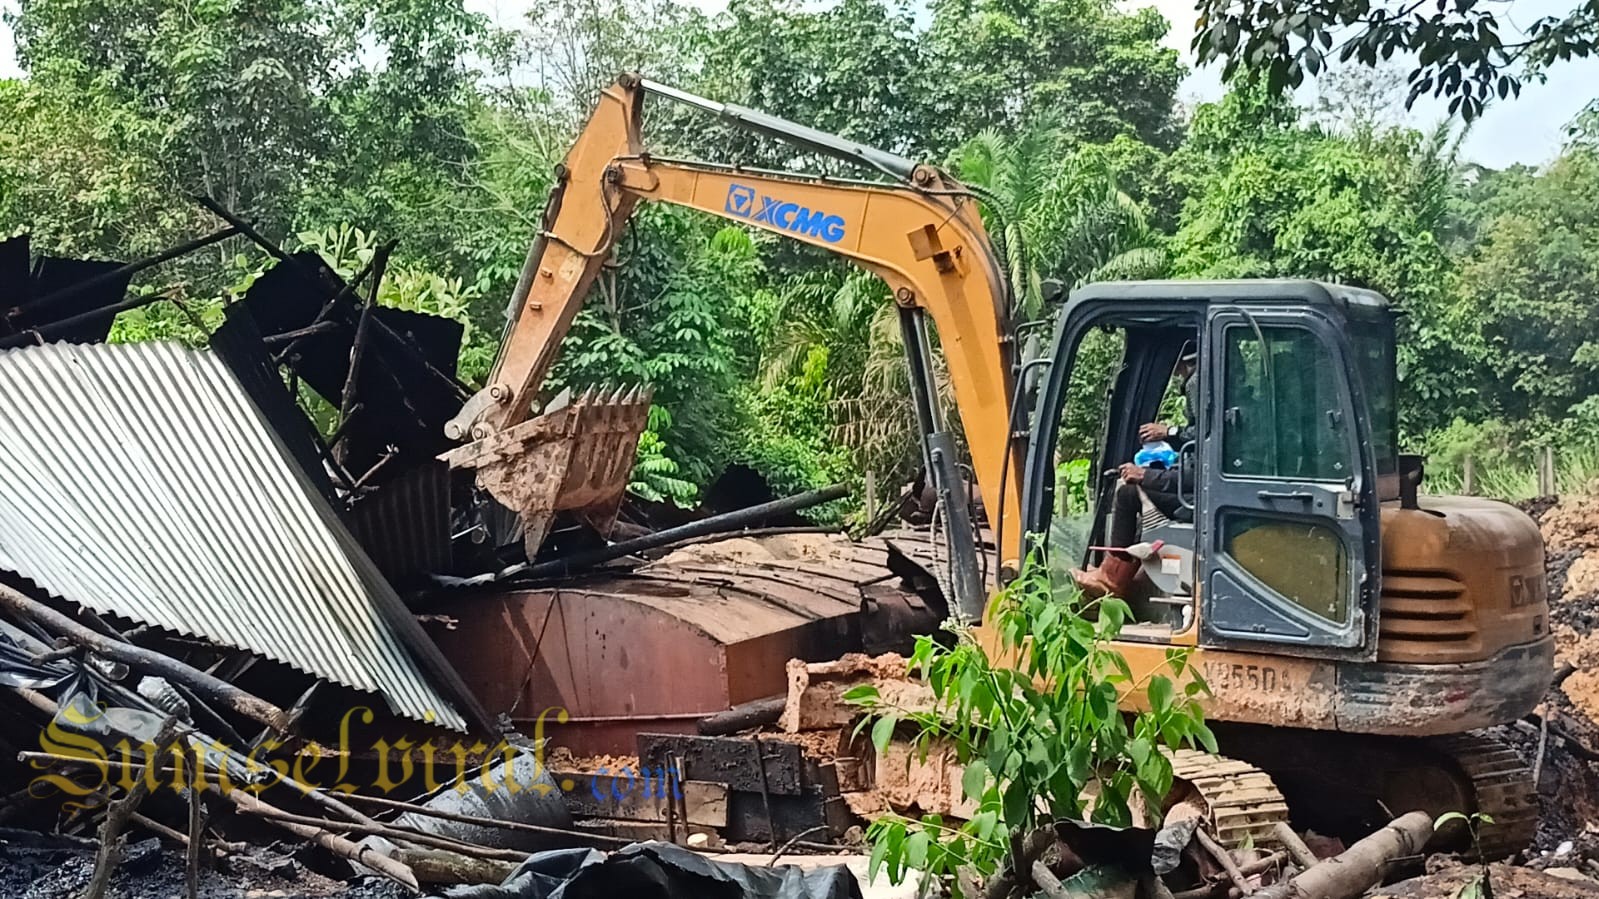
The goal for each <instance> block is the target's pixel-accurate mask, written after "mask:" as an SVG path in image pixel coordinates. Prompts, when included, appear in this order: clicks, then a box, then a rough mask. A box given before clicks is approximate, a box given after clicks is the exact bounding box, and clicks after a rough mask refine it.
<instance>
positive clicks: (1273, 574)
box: [1022, 281, 1553, 854]
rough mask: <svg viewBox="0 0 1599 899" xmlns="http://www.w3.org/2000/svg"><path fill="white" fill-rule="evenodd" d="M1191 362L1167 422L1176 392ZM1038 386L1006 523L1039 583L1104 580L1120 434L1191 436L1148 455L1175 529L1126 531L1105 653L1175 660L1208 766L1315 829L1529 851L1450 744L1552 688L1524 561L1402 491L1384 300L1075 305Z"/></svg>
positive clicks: (1487, 524)
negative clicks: (1383, 823) (1041, 569)
mask: <svg viewBox="0 0 1599 899" xmlns="http://www.w3.org/2000/svg"><path fill="white" fill-rule="evenodd" d="M1189 341H1193V342H1194V344H1193V345H1194V346H1196V347H1197V348H1198V360H1197V365H1196V369H1195V373H1194V377H1195V378H1197V384H1196V385H1194V386H1195V390H1194V391H1193V393H1192V394H1191V395H1192V397H1193V401H1192V404H1191V405H1192V420H1191V421H1186V422H1185V421H1182V420H1181V419H1182V418H1184V417H1185V414H1184V411H1183V407H1184V406H1185V405H1187V404H1185V403H1184V402H1182V400H1181V396H1182V395H1181V394H1180V393H1178V392H1176V391H1177V390H1179V388H1178V387H1177V385H1175V384H1173V383H1172V372H1173V368H1174V365H1175V363H1176V361H1177V359H1178V355H1179V354H1180V353H1181V352H1183V349H1182V348H1183V347H1184V345H1185V344H1187V343H1188V342H1189ZM1048 369H1049V371H1048V375H1047V376H1046V377H1045V378H1044V379H1043V382H1042V384H1041V385H1040V386H1039V389H1038V391H1037V396H1036V397H1035V398H1034V401H1033V403H1032V405H1031V411H1032V416H1033V431H1032V440H1031V442H1030V446H1029V452H1028V458H1027V462H1026V464H1025V468H1024V481H1023V483H1024V487H1023V491H1022V507H1023V516H1022V517H1023V522H1024V527H1025V529H1026V531H1027V532H1028V533H1029V534H1034V535H1040V536H1039V537H1038V538H1035V539H1038V540H1040V541H1041V543H1042V546H1043V551H1044V553H1045V555H1046V558H1047V559H1048V561H1049V563H1050V564H1051V566H1052V567H1054V568H1057V569H1059V568H1063V567H1068V566H1077V565H1094V564H1098V563H1103V562H1104V561H1105V556H1106V555H1107V553H1108V552H1109V551H1108V550H1107V549H1106V548H1105V545H1106V542H1107V541H1109V540H1110V528H1111V523H1112V519H1113V515H1114V511H1115V506H1116V496H1117V493H1118V491H1122V492H1124V493H1125V488H1123V487H1122V485H1121V481H1120V478H1119V477H1118V476H1117V474H1118V472H1117V469H1118V466H1120V465H1121V464H1122V463H1126V462H1130V461H1132V460H1133V459H1134V458H1135V456H1136V455H1137V454H1138V453H1139V451H1140V449H1142V447H1141V441H1140V438H1139V435H1138V431H1139V426H1140V425H1142V424H1144V423H1148V422H1157V421H1159V422H1167V423H1172V424H1180V425H1188V426H1189V427H1188V428H1185V429H1184V431H1183V437H1184V439H1183V440H1182V441H1181V445H1179V446H1172V447H1171V448H1170V449H1171V450H1172V451H1174V452H1175V455H1176V458H1175V460H1174V463H1173V464H1174V465H1175V467H1176V471H1177V477H1176V478H1175V481H1176V482H1177V485H1178V486H1177V491H1176V492H1177V497H1176V500H1175V501H1172V500H1167V501H1166V502H1165V503H1163V504H1161V505H1164V506H1165V507H1166V509H1165V512H1170V513H1172V514H1165V513H1163V512H1162V511H1161V510H1160V509H1158V508H1152V507H1153V506H1155V505H1157V504H1155V503H1152V502H1149V501H1148V500H1147V491H1145V494H1146V496H1145V497H1141V498H1142V499H1144V501H1143V502H1142V503H1141V504H1140V508H1139V510H1138V511H1139V528H1140V532H1139V533H1138V534H1137V536H1136V545H1138V546H1139V547H1141V549H1140V552H1141V553H1143V554H1144V558H1143V560H1142V569H1141V571H1140V572H1139V574H1138V576H1137V577H1136V578H1135V579H1134V580H1133V581H1132V582H1131V588H1130V589H1128V590H1126V591H1125V595H1124V596H1123V598H1124V599H1126V600H1127V601H1128V603H1129V606H1130V607H1131V608H1132V609H1133V612H1134V620H1133V621H1132V622H1130V623H1129V624H1128V625H1127V627H1126V628H1125V629H1124V630H1123V632H1122V634H1121V637H1120V640H1119V645H1118V649H1119V650H1120V651H1121V652H1122V654H1123V656H1124V657H1125V658H1126V659H1127V661H1128V663H1129V665H1130V667H1131V668H1132V670H1133V671H1134V672H1135V673H1138V672H1146V671H1153V670H1156V669H1158V668H1159V666H1160V664H1161V662H1162V661H1163V660H1164V658H1165V657H1166V655H1165V654H1166V653H1167V652H1169V651H1170V650H1172V649H1173V648H1183V649H1186V650H1188V651H1189V652H1191V655H1190V662H1191V665H1192V667H1193V669H1194V670H1196V671H1198V672H1199V673H1200V674H1201V675H1202V676H1203V677H1204V678H1205V680H1206V681H1207V683H1208V686H1209V688H1210V695H1209V696H1208V697H1207V699H1206V703H1205V704H1206V715H1207V718H1208V719H1210V721H1211V722H1212V727H1213V729H1214V730H1215V732H1216V734H1217V736H1218V738H1219V739H1220V740H1221V742H1222V746H1223V751H1224V752H1226V753H1227V754H1228V755H1229V756H1232V757H1234V758H1237V759H1241V760H1243V761H1245V762H1248V763H1249V764H1252V765H1255V766H1257V767H1259V768H1260V769H1262V770H1264V771H1266V772H1269V773H1270V775H1271V777H1272V778H1273V779H1274V780H1275V782H1276V784H1277V786H1278V787H1279V788H1281V791H1282V793H1283V795H1284V796H1286V797H1287V798H1288V800H1289V806H1290V807H1293V808H1302V809H1303V808H1309V809H1316V810H1317V814H1319V815H1321V816H1322V817H1321V818H1319V819H1318V820H1317V821H1316V822H1315V823H1316V825H1317V826H1318V827H1320V828H1322V829H1323V830H1324V831H1325V832H1359V831H1360V830H1361V828H1362V827H1363V826H1369V825H1371V824H1372V823H1373V822H1374V821H1377V820H1380V819H1381V815H1380V814H1375V813H1374V812H1373V810H1374V809H1380V808H1400V807H1404V808H1424V809H1428V810H1431V811H1436V812H1443V811H1449V810H1451V809H1457V810H1460V809H1463V810H1474V811H1480V812H1482V813H1484V814H1486V815H1488V816H1489V817H1491V818H1492V819H1494V820H1495V821H1496V822H1498V823H1497V824H1496V825H1494V826H1493V827H1492V828H1490V829H1489V830H1486V831H1485V832H1484V834H1483V835H1482V839H1483V841H1484V844H1485V845H1486V846H1488V847H1489V850H1490V854H1495V853H1509V852H1513V851H1516V850H1518V849H1519V848H1521V847H1522V846H1525V845H1526V843H1527V842H1528V840H1529V839H1530V837H1531V833H1532V830H1533V828H1534V827H1535V824H1536V804H1535V802H1534V801H1533V799H1532V795H1531V789H1530V775H1529V774H1528V772H1527V770H1526V768H1525V766H1524V765H1523V764H1522V763H1521V762H1520V761H1519V760H1517V758H1516V757H1515V754H1514V753H1513V752H1512V751H1511V750H1510V749H1508V748H1507V747H1505V746H1503V745H1501V744H1498V743H1497V742H1495V741H1493V740H1492V739H1490V738H1488V737H1485V736H1481V735H1476V734H1470V733H1467V732H1468V731H1471V730H1473V729H1476V728H1485V727H1490V726H1493V725H1500V724H1506V723H1509V722H1513V721H1515V720H1517V719H1518V718H1520V717H1521V716H1523V715H1525V714H1527V713H1528V712H1529V711H1531V710H1532V709H1533V708H1534V707H1535V706H1536V705H1537V703H1538V702H1539V701H1540V699H1541V698H1542V696H1543V694H1544V691H1545V690H1546V689H1547V687H1548V684H1549V679H1550V676H1551V673H1552V670H1553V642H1552V639H1551V637H1550V635H1549V632H1548V605H1547V600H1546V598H1545V595H1544V580H1543V579H1544V570H1543V545H1542V541H1541V539H1540V536H1539V534H1538V531H1537V528H1536V526H1535V525H1534V524H1533V523H1532V521H1531V519H1529V518H1528V517H1527V516H1526V515H1525V514H1523V513H1522V512H1520V511H1519V510H1517V509H1515V508H1514V507H1512V506H1509V505H1506V504H1504V503H1498V502H1494V501H1491V500H1485V499H1479V498H1474V497H1448V496H1434V495H1425V494H1422V493H1421V492H1420V491H1419V487H1420V483H1421V475H1422V471H1421V465H1420V460H1419V459H1417V458H1416V457H1408V456H1402V455H1401V454H1400V453H1399V452H1398V437H1397V430H1398V428H1397V416H1396V402H1395V392H1396V374H1395V336H1394V311H1393V310H1392V309H1391V307H1390V304H1389V303H1388V301H1387V300H1386V299H1385V298H1383V297H1382V296H1380V295H1378V294H1376V293H1373V292H1371V291H1368V290H1360V289H1355V288H1349V287H1342V286H1337V285H1331V284H1321V283H1317V282H1311V281H1159V282H1121V283H1113V284H1093V285H1088V286H1086V287H1083V288H1080V289H1078V290H1077V291H1075V292H1074V293H1073V294H1072V295H1071V297H1070V298H1069V299H1068V301H1067V302H1066V303H1065V305H1064V306H1063V307H1062V309H1061V311H1060V314H1059V319H1058V323H1057V327H1056V334H1055V342H1054V347H1053V351H1052V353H1051V355H1050V356H1049V357H1048ZM1023 383H1024V384H1025V383H1026V382H1025V379H1023ZM1085 407H1093V408H1085ZM1163 409H1164V412H1165V414H1162V410H1163ZM1090 423H1098V424H1099V425H1100V427H1099V430H1098V436H1097V438H1094V437H1089V438H1087V439H1085V438H1084V437H1083V433H1084V432H1085V431H1088V430H1092V428H1091V427H1089V425H1090ZM1077 458H1086V459H1088V460H1089V471H1088V473H1089V484H1088V489H1087V491H1086V493H1087V494H1088V497H1087V499H1088V503H1087V504H1088V506H1089V507H1090V509H1089V511H1088V512H1087V516H1088V521H1087V526H1086V527H1075V528H1074V527H1072V526H1071V525H1072V524H1073V523H1074V522H1073V521H1071V520H1070V519H1071V518H1072V516H1073V512H1074V511H1077V510H1073V509H1071V508H1069V506H1070V503H1067V502H1064V501H1063V500H1064V499H1065V497H1063V496H1062V493H1063V491H1064V489H1065V488H1064V485H1063V484H1062V483H1061V481H1062V478H1061V476H1060V473H1061V472H1062V471H1064V470H1065V469H1066V468H1067V467H1069V466H1068V463H1069V462H1070V461H1071V460H1072V459H1077ZM1080 465H1081V463H1079V467H1080ZM1168 480H1170V479H1168ZM1123 501H1124V502H1125V501H1126V500H1125V498H1124V500H1123ZM1081 517H1082V513H1081V512H1080V511H1078V512H1077V518H1079V519H1080V518H1081ZM1122 536H1123V537H1125V535H1122ZM1113 542H1114V541H1113ZM1120 545H1123V544H1121V543H1118V546H1120ZM1128 699H1129V701H1131V702H1133V703H1134V704H1136V703H1137V701H1138V699H1137V697H1136V695H1134V696H1130V697H1128ZM1310 732H1315V733H1313V734H1312V733H1310Z"/></svg>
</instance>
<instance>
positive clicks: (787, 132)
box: [639, 78, 916, 181]
mask: <svg viewBox="0 0 1599 899" xmlns="http://www.w3.org/2000/svg"><path fill="white" fill-rule="evenodd" d="M639 87H641V88H643V89H644V91H645V92H647V93H651V94H654V95H656V96H658V97H665V98H666V99H668V100H671V101H673V102H674V103H681V104H683V105H685V106H692V107H694V108H696V109H703V110H705V111H706V112H710V113H714V114H716V115H717V116H720V117H721V118H724V119H726V120H728V121H729V122H732V123H733V124H734V125H736V126H737V127H739V128H743V129H744V130H746V131H754V132H756V133H757V134H764V135H766V136H767V137H772V138H776V139H777V140H780V141H783V142H784V143H788V144H793V145H794V146H796V147H801V148H803V149H806V150H812V151H814V152H817V153H821V154H823V155H826V156H832V157H834V158H836V159H843V160H847V161H852V162H862V163H865V164H866V165H869V166H871V167H872V168H874V169H878V170H880V171H882V172H884V173H886V174H889V175H892V176H894V177H895V178H899V179H901V180H903V181H909V180H910V179H911V174H912V173H913V172H915V171H916V163H915V162H913V161H911V160H909V159H906V158H905V157H903V156H899V155H896V154H894V153H890V152H888V151H887V150H879V149H878V148H876V147H871V146H867V145H866V144H863V143H858V142H856V141H852V140H849V139H848V138H844V137H839V136H838V135H836V134H829V133H827V132H826V131H819V130H817V129H815V128H811V127H808V126H806V125H801V124H799V123H798V122H790V121H789V120H788V119H785V118H780V117H778V116H775V115H771V114H769V113H764V112H761V111H760V110H758V109H750V108H749V107H747V106H739V105H738V104H736V103H719V102H717V101H715V100H710V99H706V98H705V97H701V96H698V95H695V94H691V93H689V92H688V91H684V90H679V89H678V88H675V87H672V86H671V85H669V84H661V83H659V82H655V81H651V80H649V79H648V78H640V79H639Z"/></svg>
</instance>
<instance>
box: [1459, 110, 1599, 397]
mask: <svg viewBox="0 0 1599 899" xmlns="http://www.w3.org/2000/svg"><path fill="white" fill-rule="evenodd" d="M1596 202H1599V144H1595V143H1594V142H1591V141H1585V140H1580V139H1579V140H1576V141H1573V142H1572V143H1571V144H1570V145H1569V146H1568V147H1567V148H1566V150H1565V151H1564V152H1563V153H1562V154H1561V156H1560V157H1559V158H1558V159H1557V160H1555V162H1554V163H1552V164H1551V165H1550V166H1549V167H1548V169H1547V170H1546V171H1544V172H1541V173H1539V174H1537V175H1536V176H1533V177H1530V178H1525V177H1524V178H1518V179H1516V180H1515V181H1514V182H1512V183H1511V184H1508V185H1502V186H1501V190H1500V191H1499V192H1498V194H1497V195H1496V196H1493V197H1491V198H1490V199H1489V200H1488V202H1487V203H1486V204H1485V205H1486V206H1487V210H1486V215H1485V216H1484V220H1483V223H1482V224H1481V226H1480V227H1479V229H1478V232H1477V246H1476V247H1475V248H1474V250H1473V251H1472V252H1471V254H1470V255H1469V256H1468V257H1467V258H1466V259H1465V261H1464V263H1463V264H1462V269H1461V279H1460V283H1461V285H1462V291H1461V293H1462V300H1463V304H1464V312H1465V313H1466V314H1467V315H1469V316H1471V317H1472V318H1473V319H1475V320H1476V321H1478V322H1480V324H1481V328H1482V331H1483V335H1484V338H1485V340H1486V343H1487V347H1486V349H1487V352H1488V358H1490V359H1492V360H1493V364H1492V365H1491V366H1488V367H1487V368H1486V378H1485V380H1486V384H1485V386H1484V390H1485V392H1486V393H1487V394H1488V395H1487V396H1486V398H1485V399H1486V400H1487V403H1488V405H1489V407H1490V409H1491V410H1492V412H1493V413H1494V414H1497V415H1499V416H1501V417H1504V418H1506V419H1508V420H1511V421H1520V420H1526V419H1534V420H1540V421H1545V422H1551V421H1558V420H1560V419H1562V418H1564V417H1565V416H1566V415H1568V414H1570V413H1571V412H1572V411H1573V408H1574V407H1575V406H1576V405H1577V404H1579V403H1582V402H1584V401H1585V400H1589V398H1591V397H1593V396H1595V395H1599V320H1596V316H1594V314H1593V298H1594V297H1595V296H1596V295H1599V221H1596V219H1595V217H1594V213H1593V210H1594V208H1595V206H1594V204H1595V203H1596Z"/></svg>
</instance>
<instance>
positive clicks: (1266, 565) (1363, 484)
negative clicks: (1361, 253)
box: [1198, 306, 1381, 657]
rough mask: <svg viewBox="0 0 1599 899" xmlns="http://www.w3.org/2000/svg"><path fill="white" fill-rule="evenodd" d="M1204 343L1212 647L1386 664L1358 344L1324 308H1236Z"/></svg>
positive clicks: (1215, 315)
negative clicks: (1284, 649)
mask: <svg viewBox="0 0 1599 899" xmlns="http://www.w3.org/2000/svg"><path fill="white" fill-rule="evenodd" d="M1206 346H1207V352H1206V354H1205V358H1204V359H1203V360H1202V364H1203V365H1205V366H1206V368H1207V369H1208V376H1207V377H1206V378H1205V379H1204V383H1205V384H1206V385H1207V388H1206V389H1207V391H1208V392H1209V402H1208V403H1207V404H1206V405H1207V409H1206V410H1205V412H1204V413H1203V415H1204V417H1205V419H1206V428H1205V433H1204V435H1203V441H1204V446H1203V448H1202V451H1201V453H1200V455H1199V458H1200V459H1201V460H1203V462H1204V465H1203V477H1202V481H1203V484H1202V489H1201V490H1200V491H1199V494H1200V496H1199V504H1200V508H1199V516H1198V518H1199V520H1200V521H1202V522H1204V524H1205V528H1204V530H1205V533H1204V534H1203V535H1202V537H1201V543H1202V545H1203V546H1204V554H1203V559H1202V565H1203V570H1202V575H1201V577H1202V581H1203V583H1204V585H1205V589H1204V590H1203V593H1202V608H1201V616H1200V618H1201V622H1202V628H1203V630H1202V636H1203V638H1204V642H1206V643H1210V644H1221V645H1228V644H1248V645H1249V648H1252V649H1256V650H1269V644H1279V645H1285V646H1293V647H1295V651H1296V652H1304V651H1306V650H1310V652H1311V653H1312V654H1318V655H1321V654H1324V655H1334V656H1353V657H1369V656H1372V655H1375V652H1376V624H1377V621H1376V612H1377V607H1376V599H1377V592H1378V573H1379V572H1380V571H1381V567H1380V560H1379V558H1378V553H1379V547H1380V544H1379V541H1378V534H1377V521H1378V507H1377V499H1376V495H1375V485H1376V480H1375V477H1374V475H1373V459H1372V456H1373V454H1372V449H1371V440H1370V435H1369V433H1367V432H1368V431H1369V428H1370V422H1369V421H1368V420H1367V418H1366V416H1365V415H1361V414H1356V410H1357V409H1363V408H1364V398H1363V392H1362V388H1361V385H1360V383H1359V379H1358V376H1357V375H1356V374H1354V368H1353V366H1352V365H1351V360H1352V359H1353V354H1352V353H1351V352H1350V350H1349V347H1348V341H1347V338H1345V336H1344V334H1343V332H1342V330H1341V329H1339V328H1335V327H1334V326H1333V324H1332V323H1331V322H1329V321H1328V320H1327V319H1326V318H1324V317H1323V316H1321V315H1320V314H1317V313H1315V312H1310V311H1304V310H1302V309H1301V310H1286V309H1285V310H1276V311H1273V310H1259V311H1257V310H1252V309H1245V308H1243V307H1239V306H1231V307H1219V308H1214V309H1213V310H1212V311H1211V312H1210V314H1209V316H1208V320H1207V327H1206ZM1263 644H1264V645H1263ZM1241 648H1242V647H1241Z"/></svg>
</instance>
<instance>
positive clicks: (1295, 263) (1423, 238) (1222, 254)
mask: <svg viewBox="0 0 1599 899" xmlns="http://www.w3.org/2000/svg"><path fill="white" fill-rule="evenodd" d="M1454 150H1455V143H1454V141H1453V140H1452V139H1451V135H1450V134H1449V132H1448V131H1446V130H1443V129H1438V130H1435V131H1434V132H1433V133H1431V134H1421V133H1419V132H1415V131H1410V130H1403V129H1390V130H1387V131H1383V132H1380V133H1378V134H1375V135H1372V136H1371V137H1370V138H1369V139H1362V138H1356V137H1353V136H1350V135H1346V134H1339V133H1331V132H1328V131H1325V130H1323V129H1321V128H1319V127H1316V126H1306V125H1304V124H1302V123H1301V122H1300V120H1299V113H1298V112H1297V111H1296V110H1294V109H1293V108H1292V107H1289V106H1287V105H1286V104H1284V103H1283V102H1281V101H1280V100H1275V99H1272V98H1270V97H1269V96H1268V95H1266V94H1265V93H1264V92H1262V91H1260V90H1245V91H1235V92H1233V93H1231V94H1229V95H1228V96H1227V97H1226V98H1225V99H1224V100H1222V101H1221V102H1220V103H1218V104H1210V105H1207V106H1205V107H1202V108H1201V109H1199V110H1198V111H1197V112H1196V114H1195V118H1194V124H1193V130H1192V133H1191V136H1190V139H1189V143H1188V144H1187V145H1186V146H1184V148H1183V149H1182V150H1181V151H1179V153H1178V154H1177V157H1178V158H1177V159H1176V160H1175V161H1174V168H1175V170H1176V172H1177V174H1176V175H1175V176H1174V177H1176V178H1177V179H1178V180H1179V181H1180V182H1181V183H1182V184H1183V185H1184V186H1185V187H1186V189H1187V190H1188V191H1189V194H1188V198H1187V200H1186V202H1185V205H1184V207H1183V214H1182V218H1183V224H1182V227H1181V228H1180V229H1179V230H1178V232H1177V234H1176V236H1175V238H1174V240H1173V253H1174V256H1175V263H1174V265H1175V270H1176V271H1177V273H1178V274H1180V275H1181V276H1185V277H1205V278H1275V277H1290V278H1318V279H1323V280H1328V281H1336V282H1339V283H1345V284H1353V285H1356V286H1362V287H1370V288H1373V289H1375V290H1377V291H1379V292H1381V293H1383V294H1384V295H1386V296H1388V297H1389V298H1390V299H1392V300H1394V301H1396V302H1397V303H1398V304H1399V306H1400V308H1402V309H1404V310H1406V311H1407V312H1408V313H1409V314H1408V315H1407V316H1405V317H1403V318H1402V319H1401V333H1400V342H1399V359H1400V368H1401V377H1402V379H1403V382H1404V388H1405V389H1404V391H1403V396H1402V399H1403V402H1402V406H1401V421H1402V424H1403V425H1404V426H1405V427H1406V429H1407V431H1408V432H1409V433H1411V434H1419V433H1421V432H1422V431H1425V430H1426V429H1428V428H1431V427H1436V426H1438V425H1441V424H1444V423H1447V422H1448V421H1449V419H1450V418H1451V417H1453V416H1454V415H1457V414H1466V415H1468V416H1469V415H1474V414H1476V410H1477V409H1478V408H1480V407H1479V406H1478V405H1477V404H1476V400H1477V396H1476V394H1477V380H1476V375H1477V371H1478V368H1477V366H1478V364H1479V363H1480V361H1481V358H1482V356H1481V348H1480V338H1479V335H1478V332H1477V330H1476V327H1475V325H1474V324H1473V322H1472V321H1471V317H1470V316H1469V315H1466V314H1465V313H1464V311H1463V310H1461V309H1460V307H1459V304H1458V303H1456V302H1455V299H1454V298H1455V283H1456V282H1455V280H1454V274H1453V267H1452V261H1451V259H1450V258H1449V257H1448V255H1447V254H1446V253H1445V252H1444V247H1443V245H1442V243H1441V240H1440V237H1439V235H1440V233H1442V232H1443V231H1444V230H1445V229H1446V228H1447V227H1448V217H1449V212H1450V203H1449V199H1450V196H1451V191H1452V184H1453V180H1452V179H1453V177H1454V172H1455V165H1454Z"/></svg>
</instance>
